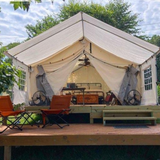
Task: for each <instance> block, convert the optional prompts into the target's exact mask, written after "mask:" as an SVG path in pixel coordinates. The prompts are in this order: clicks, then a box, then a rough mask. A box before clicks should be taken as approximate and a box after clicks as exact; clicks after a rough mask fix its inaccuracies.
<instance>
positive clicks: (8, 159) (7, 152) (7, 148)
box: [4, 146, 11, 160]
mask: <svg viewBox="0 0 160 160" xmlns="http://www.w3.org/2000/svg"><path fill="white" fill-rule="evenodd" d="M4 160H11V146H4Z"/></svg>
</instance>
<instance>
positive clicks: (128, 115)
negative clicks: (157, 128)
mask: <svg viewBox="0 0 160 160" xmlns="http://www.w3.org/2000/svg"><path fill="white" fill-rule="evenodd" d="M156 119H157V118H156V117H153V111H152V110H103V124H104V125H106V121H116V120H123V121H126V120H138V121H139V120H149V121H151V124H153V125H156Z"/></svg>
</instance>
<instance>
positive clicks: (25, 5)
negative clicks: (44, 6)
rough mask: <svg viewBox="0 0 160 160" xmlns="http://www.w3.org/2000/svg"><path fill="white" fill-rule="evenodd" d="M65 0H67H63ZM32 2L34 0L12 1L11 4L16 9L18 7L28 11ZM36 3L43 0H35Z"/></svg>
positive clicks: (52, 1) (52, 0)
mask: <svg viewBox="0 0 160 160" xmlns="http://www.w3.org/2000/svg"><path fill="white" fill-rule="evenodd" d="M50 1H51V3H52V4H53V3H54V0H50ZM63 1H65V0H63ZM31 2H33V0H28V1H25V0H24V1H11V2H10V4H13V7H14V9H15V10H17V9H18V8H21V9H23V10H24V11H25V10H26V11H28V10H29V7H30V4H31ZM34 2H35V3H42V0H34Z"/></svg>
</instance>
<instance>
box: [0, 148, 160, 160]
mask: <svg viewBox="0 0 160 160" xmlns="http://www.w3.org/2000/svg"><path fill="white" fill-rule="evenodd" d="M159 151H160V146H66V147H62V146H54V147H53V146H52V147H48V146H43V147H12V160H52V159H54V160H159V159H160V152H159ZM1 155H2V156H1ZM0 157H1V159H3V158H2V157H3V147H0Z"/></svg>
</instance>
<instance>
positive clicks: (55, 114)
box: [41, 95, 71, 128]
mask: <svg viewBox="0 0 160 160" xmlns="http://www.w3.org/2000/svg"><path fill="white" fill-rule="evenodd" d="M70 102H71V95H54V96H53V97H52V101H51V104H50V109H41V112H42V118H43V126H42V128H44V127H45V126H46V125H47V124H50V125H53V124H57V125H58V126H59V127H60V128H63V127H64V126H69V124H68V122H66V121H65V120H64V119H63V116H64V115H68V114H69V112H70V108H69V107H70ZM46 117H47V118H48V122H47V123H46ZM59 120H61V122H63V123H65V125H63V126H62V125H60V124H59Z"/></svg>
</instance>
